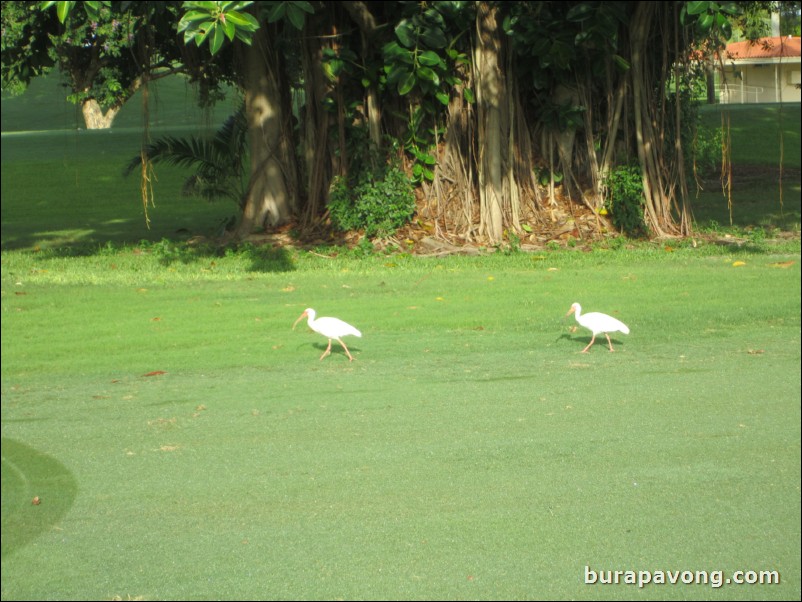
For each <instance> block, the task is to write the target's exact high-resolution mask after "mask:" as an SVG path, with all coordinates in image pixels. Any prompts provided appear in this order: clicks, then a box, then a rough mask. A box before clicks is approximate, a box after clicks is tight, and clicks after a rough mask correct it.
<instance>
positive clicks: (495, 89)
mask: <svg viewBox="0 0 802 602" xmlns="http://www.w3.org/2000/svg"><path fill="white" fill-rule="evenodd" d="M497 11H498V8H497V7H495V6H492V5H491V4H490V3H489V2H478V3H477V11H476V30H477V42H478V43H477V46H476V51H475V61H474V63H475V70H476V92H477V94H476V99H477V111H478V112H477V116H478V119H479V128H478V132H477V133H478V137H479V139H478V147H479V149H480V150H479V157H478V162H479V165H478V174H479V205H480V224H479V232H480V234H482V235H484V236H485V237H486V238H487V240H488V243H489V244H498V243H500V242H501V241H502V238H503V235H504V223H503V209H502V207H503V205H504V169H503V156H504V155H505V152H504V151H505V148H504V135H503V132H502V114H501V112H502V107H503V106H505V102H504V96H505V94H504V79H503V77H502V74H501V64H500V60H499V54H500V44H501V42H500V40H499V32H498V23H497V21H496V14H497Z"/></svg>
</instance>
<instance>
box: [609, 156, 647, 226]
mask: <svg viewBox="0 0 802 602" xmlns="http://www.w3.org/2000/svg"><path fill="white" fill-rule="evenodd" d="M605 185H606V186H607V211H608V212H609V213H610V214H611V218H612V222H613V225H615V227H616V228H618V229H619V230H620V231H621V232H623V233H624V234H626V235H627V236H632V237H639V236H643V235H644V234H646V224H645V223H644V221H643V178H642V176H641V171H640V168H639V167H638V166H637V165H622V166H620V167H616V168H614V169H612V170H611V171H610V174H609V175H608V176H607V178H606V180H605Z"/></svg>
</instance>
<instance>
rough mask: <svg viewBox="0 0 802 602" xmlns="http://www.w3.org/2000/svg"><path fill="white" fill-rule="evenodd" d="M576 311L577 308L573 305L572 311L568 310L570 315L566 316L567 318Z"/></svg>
mask: <svg viewBox="0 0 802 602" xmlns="http://www.w3.org/2000/svg"><path fill="white" fill-rule="evenodd" d="M574 311H576V308H575V307H574V306H573V305H572V306H571V309H569V310H568V313H567V314H565V317H568V316H570V315H571V314H572V313H574Z"/></svg>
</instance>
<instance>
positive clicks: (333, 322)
mask: <svg viewBox="0 0 802 602" xmlns="http://www.w3.org/2000/svg"><path fill="white" fill-rule="evenodd" d="M304 316H306V318H307V324H309V328H311V329H312V330H314V331H315V332H317V333H318V334H322V335H323V336H324V337H326V338H327V339H328V340H329V346H328V347H326V351H324V352H323V355H321V356H320V359H323V358H324V357H326V356H327V355H328V354H329V353H331V341H332V339H336V340H337V342H338V343H339V344H340V345H342V346H343V349H345V354H346V355H347V356H348V359H349V360H351V361H352V362H353V361H354V358H353V356H352V355H351V352H350V351H348V347H346V346H345V343H343V340H342V337H344V336H346V335H353V336H355V337H361V336H362V333H361V332H359V331H358V330H357V329H356V328H354V327H353V326H351V325H350V324H347V323H346V322H343V321H342V320H340V319H339V318H318V319H317V320H316V319H315V310H314V309H312V308H311V307H310V308H307V309H305V310H304V313H302V314H301V315H300V317H299V318H298V319H297V320H295V324H293V325H292V329H293V330H295V326H296V325H297V324H298V322H300V321H301V320H302V319H303V318H304Z"/></svg>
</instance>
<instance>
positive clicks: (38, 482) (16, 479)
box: [2, 437, 78, 559]
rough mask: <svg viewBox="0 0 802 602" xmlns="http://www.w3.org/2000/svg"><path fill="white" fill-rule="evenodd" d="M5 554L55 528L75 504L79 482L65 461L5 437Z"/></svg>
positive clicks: (3, 551)
mask: <svg viewBox="0 0 802 602" xmlns="http://www.w3.org/2000/svg"><path fill="white" fill-rule="evenodd" d="M2 452H3V471H2V497H3V504H2V528H3V543H2V557H3V559H5V558H6V556H7V555H9V554H12V553H13V552H15V551H16V550H18V549H19V548H21V547H23V546H25V545H26V544H28V543H29V542H31V541H32V540H33V539H34V538H36V537H37V536H38V535H40V534H41V533H43V532H45V531H47V530H49V529H51V528H53V527H54V526H55V525H56V523H58V521H59V520H60V519H61V517H62V516H64V515H65V514H66V513H67V512H68V511H69V509H70V508H71V507H72V504H73V501H74V500H75V496H76V493H77V491H78V484H77V483H76V482H75V478H74V477H73V475H72V473H71V472H70V471H69V470H68V469H67V467H66V466H64V465H63V464H62V463H61V462H59V461H58V460H56V459H55V458H53V457H51V456H48V455H47V454H44V453H42V452H40V451H38V450H36V449H34V448H32V447H30V446H28V445H25V444H24V443H20V442H19V441H15V440H13V439H7V438H5V437H3V439H2Z"/></svg>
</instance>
